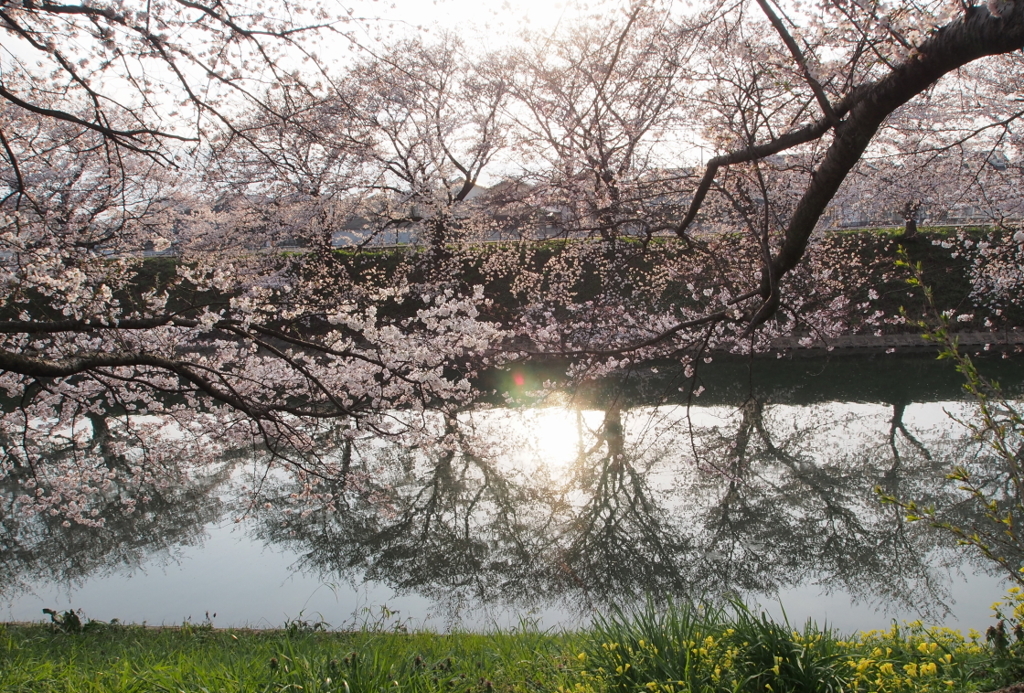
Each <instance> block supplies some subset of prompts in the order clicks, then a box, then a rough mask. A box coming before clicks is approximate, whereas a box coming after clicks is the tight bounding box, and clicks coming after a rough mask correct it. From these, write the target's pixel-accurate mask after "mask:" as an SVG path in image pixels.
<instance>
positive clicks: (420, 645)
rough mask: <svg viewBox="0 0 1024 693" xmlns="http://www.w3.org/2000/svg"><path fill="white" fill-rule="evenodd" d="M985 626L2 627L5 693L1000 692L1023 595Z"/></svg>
mask: <svg viewBox="0 0 1024 693" xmlns="http://www.w3.org/2000/svg"><path fill="white" fill-rule="evenodd" d="M993 611H994V621H993V625H992V627H990V628H989V629H988V632H987V633H986V634H981V633H977V632H974V631H971V632H969V633H967V634H966V635H965V634H962V633H960V632H959V631H954V630H950V629H947V628H929V627H926V626H925V625H923V624H922V623H920V622H910V623H900V624H896V623H894V624H893V625H892V626H891V627H890V628H888V629H881V630H873V631H869V632H861V633H856V634H841V633H838V632H835V631H833V630H831V629H829V628H828V627H824V626H818V625H816V624H814V623H807V624H804V625H801V626H797V625H795V624H789V623H785V622H781V623H780V622H776V621H773V620H771V619H770V618H769V617H768V616H766V615H764V614H761V613H758V612H755V611H752V610H749V609H748V608H746V607H745V606H743V605H742V604H740V603H738V602H737V603H733V604H730V605H726V606H724V607H719V606H710V605H694V606H687V605H671V604H670V605H668V606H667V607H661V608H656V607H654V606H648V607H646V608H641V609H638V610H634V611H631V612H629V613H619V614H614V615H611V616H608V617H603V618H598V619H597V620H596V621H595V622H594V623H593V624H592V626H591V627H590V628H587V629H584V630H578V631H557V630H548V631H544V630H540V629H538V628H537V627H536V626H535V625H534V624H531V623H530V622H523V623H522V624H521V625H520V627H519V628H515V629H511V630H504V631H492V632H488V633H472V632H451V633H432V632H408V631H407V630H406V629H405V628H404V627H403V625H402V623H401V621H400V620H399V621H394V622H389V621H390V620H389V619H381V620H379V621H378V622H376V623H367V624H364V625H363V626H362V627H361V628H359V629H357V630H350V631H332V630H330V629H329V628H328V627H327V625H326V624H324V623H322V622H319V621H310V620H303V619H296V620H293V621H289V622H287V623H286V624H285V627H284V628H282V629H278V630H250V629H215V628H213V626H212V624H211V623H209V622H205V623H201V624H195V623H184V624H182V625H181V626H180V627H170V628H168V627H163V628H150V627H145V626H138V625H124V624H120V623H117V622H116V621H115V622H111V623H104V622H99V621H89V620H83V619H82V618H81V617H80V616H79V615H78V614H77V613H75V612H70V611H69V612H65V613H51V619H52V623H49V624H6V625H0V690H2V691H5V692H6V693H15V692H17V693H22V692H24V693H28V692H31V693H51V692H57V691H60V692H61V693H72V692H74V693H77V692H79V691H83V692H84V691H89V692H90V693H93V692H95V693H99V692H101V691H102V692H110V693H115V692H116V693H127V692H129V691H131V692H137V691H139V692H141V691H168V692H174V693H190V692H192V691H203V692H211V693H212V692H214V691H217V692H221V691H224V692H227V691H232V692H233V691H253V692H256V691H259V692H268V693H269V692H279V691H280V692H284V691H305V692H309V691H317V692H323V693H326V692H328V691H332V692H338V693H357V692H362V691H367V692H368V691H380V692H382V693H383V692H388V693H399V692H402V691H413V692H416V693H421V692H422V693H434V692H436V693H492V691H510V692H511V691H517V692H518V691H522V692H524V693H535V692H540V691H550V692H551V693H605V692H607V693H612V692H613V691H614V692H621V693H629V692H636V693H737V692H740V691H744V692H750V693H762V692H770V693H783V692H793V693H797V692H801V693H804V692H812V691H821V692H824V693H827V692H836V693H838V692H839V691H850V692H860V691H863V692H868V691H871V692H878V693H882V692H885V693H890V692H892V693H896V692H901V691H908V692H909V691H922V692H924V691H934V692H949V693H959V692H961V691H963V692H973V691H989V690H996V689H999V688H1001V687H1005V686H1008V685H1010V684H1012V683H1015V682H1018V681H1020V680H1021V679H1022V678H1024V631H1022V625H1024V624H1022V620H1024V593H1022V592H1021V590H1020V589H1019V588H1011V589H1010V590H1009V592H1008V593H1007V595H1006V596H1005V598H1004V599H1003V600H1001V601H999V602H997V603H996V604H994V605H993Z"/></svg>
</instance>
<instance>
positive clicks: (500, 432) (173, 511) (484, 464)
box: [0, 356, 1024, 632]
mask: <svg viewBox="0 0 1024 693" xmlns="http://www.w3.org/2000/svg"><path fill="white" fill-rule="evenodd" d="M983 368H984V369H985V370H986V371H987V372H989V373H991V374H993V375H994V376H995V377H998V379H999V380H1000V382H1001V383H1003V385H1004V388H1006V390H1007V391H1008V392H1010V393H1013V394H1014V395H1015V396H1019V395H1020V392H1019V390H1020V387H1021V384H1022V383H1024V363H1022V362H1021V359H1019V358H1017V359H991V360H988V361H986V362H984V364H983ZM507 378H508V380H509V382H511V383H514V384H515V385H513V386H510V387H516V386H518V387H520V388H522V389H526V390H530V388H531V387H532V386H533V385H532V383H535V382H538V381H540V380H541V379H543V378H544V374H543V373H540V372H531V371H522V372H516V371H510V372H509V373H508V375H507ZM519 384H521V385H519ZM699 388H703V390H702V392H701V394H700V396H697V397H695V396H694V390H695V389H699ZM525 400H526V403H522V402H520V404H519V405H518V406H495V405H494V404H487V405H483V404H482V405H481V406H480V407H477V408H474V409H471V410H467V411H464V412H462V413H460V414H459V415H458V416H457V417H454V418H453V419H451V420H449V421H447V422H445V424H444V426H443V430H439V437H441V436H443V437H444V443H443V444H439V445H438V446H437V447H430V448H418V449H411V450H410V449H407V448H402V447H399V446H395V445H391V444H389V443H387V442H385V441H381V440H372V439H364V440H361V441H357V443H356V444H354V445H353V446H351V447H349V448H347V449H344V450H339V451H338V452H337V454H338V455H339V456H343V457H344V458H345V459H346V460H347V462H346V466H345V469H346V475H345V477H344V478H341V479H335V480H333V481H331V482H326V483H325V484H321V486H320V488H319V492H320V494H321V495H320V496H319V497H318V498H317V499H316V501H315V502H310V501H308V500H304V499H303V498H302V495H303V489H302V488H300V484H299V482H298V481H297V480H296V479H295V477H294V476H292V475H288V474H271V475H269V476H267V477H265V478H264V477H260V478H259V479H258V482H259V484H260V488H261V498H260V503H259V504H258V505H253V504H252V503H251V495H250V492H249V490H247V489H251V487H252V486H253V483H254V480H253V479H252V478H251V477H252V474H253V471H252V468H251V467H249V466H248V465H247V464H246V462H245V460H244V459H240V460H233V461H227V462H225V464H224V466H223V468H222V469H220V470H218V471H217V473H212V474H210V475H209V476H208V477H206V478H203V479H201V480H197V482H196V483H195V484H194V485H193V486H191V487H188V488H175V489H169V490H166V491H165V492H164V493H163V494H161V495H160V496H159V497H155V498H154V499H153V500H152V501H151V502H150V503H149V504H148V505H144V506H143V507H140V509H139V511H138V512H136V513H134V514H132V515H127V516H126V515H123V513H122V514H120V515H118V514H111V515H110V516H109V517H108V518H107V520H108V521H107V523H106V525H105V526H104V527H103V528H101V529H90V528H85V527H76V526H73V527H71V528H63V527H62V526H61V525H60V524H58V523H56V522H48V521H46V520H45V519H42V520H39V521H37V522H36V523H35V524H31V525H30V524H26V525H24V526H16V525H15V524H14V519H13V518H14V517H15V513H14V512H11V511H5V512H8V517H7V518H6V519H7V520H8V522H7V524H6V526H5V532H7V534H8V538H7V541H5V542H4V544H3V547H4V548H3V552H2V553H0V559H2V560H0V570H2V571H3V572H2V575H0V577H2V578H3V580H2V582H0V584H2V585H4V587H0V620H13V621H27V620H38V619H40V618H41V616H42V613H41V610H42V609H43V608H54V609H60V610H63V609H67V608H75V609H81V610H82V611H83V612H84V614H85V616H87V617H90V618H94V619H100V620H110V619H113V618H117V619H120V620H121V621H127V622H147V623H149V624H179V623H181V622H183V621H185V620H192V621H193V622H202V621H205V620H210V621H211V622H212V623H213V624H214V625H216V626H252V627H279V626H282V625H284V624H285V623H287V622H294V621H297V620H301V621H306V622H309V623H315V622H319V621H324V622H326V623H329V624H330V625H331V626H332V627H335V628H342V627H351V626H356V625H360V624H373V625H386V626H388V627H391V626H394V625H396V624H400V625H405V626H407V627H420V628H422V627H425V628H432V629H435V630H445V629H449V628H453V627H462V628H475V629H486V628H489V627H492V626H495V625H498V626H510V625H516V624H517V623H518V622H519V621H520V619H526V620H528V621H531V622H536V623H538V624H539V625H541V626H543V627H559V626H575V625H580V624H585V623H586V622H587V621H588V620H589V619H590V618H591V617H592V616H593V615H594V614H595V613H604V612H606V611H607V610H608V609H609V608H612V607H628V606H629V605H630V604H634V603H637V602H638V601H643V600H645V599H648V598H654V599H657V600H663V599H667V598H672V599H695V598H704V599H708V600H720V599H728V598H740V599H743V600H744V601H746V602H747V603H751V604H753V603H757V604H760V605H762V606H763V607H764V608H766V609H767V610H768V611H769V612H771V613H773V614H775V615H776V616H781V615H782V611H783V609H784V610H785V614H786V616H787V617H788V618H789V620H790V622H791V623H794V624H798V623H802V622H803V621H804V620H805V619H807V618H814V619H815V620H817V621H818V622H819V623H822V622H826V621H827V623H828V624H830V625H832V626H834V627H835V628H837V629H839V630H841V631H843V632H851V631H854V630H860V629H867V628H872V627H886V626H887V625H888V623H889V622H890V621H891V620H893V619H897V620H901V619H915V618H919V617H920V618H922V619H924V620H926V621H927V622H930V623H934V624H944V625H949V626H952V627H958V628H963V629H966V628H975V629H978V630H984V628H985V627H986V626H987V625H988V624H989V623H990V620H991V619H990V616H991V614H990V611H989V606H990V604H991V603H992V602H993V601H995V600H996V599H998V598H999V596H1000V595H1001V593H1002V591H1003V589H1004V586H1003V584H1002V583H1001V580H1000V577H999V573H998V571H995V570H993V569H992V567H991V566H990V565H987V564H986V562H985V561H984V560H981V559H977V558H975V557H973V556H972V555H971V554H970V553H969V552H967V551H966V550H964V549H963V548H962V547H957V546H956V545H955V542H954V541H952V539H951V538H950V537H949V536H947V534H945V533H944V532H942V531H939V530H936V529H934V528H932V527H930V526H929V525H928V524H927V523H925V522H913V523H911V522H907V521H906V520H905V519H904V517H903V515H904V514H903V513H901V512H899V511H898V510H897V509H896V508H895V507H894V506H892V505H884V504H882V503H880V502H879V501H878V491H879V490H881V491H883V492H885V493H891V494H893V495H896V496H898V497H900V498H905V499H908V500H915V501H916V502H918V503H920V504H922V505H924V504H930V505H934V506H935V507H936V508H937V509H939V511H940V512H942V513H944V515H943V517H944V518H945V519H947V520H950V521H952V522H954V523H956V524H959V525H960V526H969V525H971V523H975V522H978V521H979V515H978V511H977V510H975V509H973V508H972V507H971V505H970V504H969V503H965V502H964V496H963V494H962V492H959V491H958V490H957V489H956V487H955V485H952V484H950V482H948V481H946V480H945V479H944V475H945V474H946V473H947V472H948V470H949V469H950V468H952V466H953V465H954V464H964V463H969V464H972V465H975V466H976V467H977V468H978V469H985V468H986V466H985V465H988V464H990V463H991V460H990V459H989V457H988V456H987V454H986V451H985V450H984V448H980V447H979V446H978V445H977V444H976V443H975V442H974V441H973V440H972V438H971V434H970V431H969V430H968V429H967V428H966V427H965V426H964V425H962V423H959V422H958V420H964V421H967V420H970V417H971V416H972V415H973V411H974V405H973V404H972V403H970V402H968V401H965V400H964V399H963V397H962V386H961V381H960V380H959V376H958V375H957V374H956V373H955V372H953V370H952V368H951V367H950V366H949V365H948V364H947V363H940V362H936V361H935V360H934V359H930V358H910V357H901V358H898V359H897V358H894V357H883V356H879V357H875V358H853V357H846V358H841V359H832V360H810V359H805V360H793V361H788V360H784V361H770V360H765V361H762V360H756V361H739V360H736V361H730V360H718V361H716V362H714V363H711V364H708V365H706V366H703V367H702V368H701V369H699V371H698V373H697V374H695V376H694V377H693V378H687V377H686V374H684V373H682V372H679V371H677V370H676V369H673V368H672V367H671V365H669V364H665V365H663V366H662V367H660V368H654V369H650V368H648V369H644V370H641V371H638V372H635V373H633V374H631V376H630V377H629V378H628V379H627V380H625V381H624V382H617V383H613V384H608V383H606V384H604V385H603V386H602V387H600V388H595V389H591V390H588V391H586V392H582V391H581V392H574V393H567V392H550V393H547V394H545V395H544V396H543V397H533V396H532V395H531V396H529V397H526V398H525ZM995 474H996V473H995V472H993V475H994V476H993V479H994V480H995V481H998V479H996V478H995ZM5 507H6V508H12V507H13V506H12V504H11V501H10V500H7V501H6V503H5ZM239 519H241V521H236V520H239ZM1011 558H1012V560H1019V557H1011Z"/></svg>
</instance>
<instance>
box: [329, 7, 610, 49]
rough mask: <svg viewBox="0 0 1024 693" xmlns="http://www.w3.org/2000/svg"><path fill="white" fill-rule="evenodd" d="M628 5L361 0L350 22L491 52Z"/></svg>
mask: <svg viewBox="0 0 1024 693" xmlns="http://www.w3.org/2000/svg"><path fill="white" fill-rule="evenodd" d="M342 1H343V2H344V1H345V0H342ZM629 5H630V0H391V1H390V2H389V1H388V0H383V1H382V0H362V2H361V4H360V5H359V6H358V8H357V9H356V10H355V12H354V16H358V15H359V14H360V13H361V14H362V16H363V17H380V18H382V19H383V20H384V21H383V22H382V24H381V28H382V29H383V30H387V29H388V28H392V29H393V30H394V31H398V32H401V28H402V27H403V26H406V27H409V28H410V29H414V28H416V27H423V28H427V29H434V30H441V29H444V30H450V31H455V32H456V33H458V34H460V35H462V36H463V37H464V38H465V39H466V42H467V44H469V46H473V45H474V44H476V45H481V44H482V45H487V46H491V47H493V46H495V45H509V44H512V43H515V42H517V41H519V40H521V38H520V37H521V36H522V34H523V32H525V31H529V32H531V33H537V34H542V35H544V34H547V35H550V34H552V33H554V32H556V31H557V30H558V29H559V28H560V27H562V28H564V27H565V26H568V25H571V24H574V23H577V22H578V21H579V20H581V19H582V20H586V19H593V18H595V17H608V16H609V15H610V14H611V13H614V12H616V11H619V12H621V11H622V10H623V9H625V8H627V7H628V6H629ZM392 24H393V27H392Z"/></svg>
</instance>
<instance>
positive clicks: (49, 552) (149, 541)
mask: <svg viewBox="0 0 1024 693" xmlns="http://www.w3.org/2000/svg"><path fill="white" fill-rule="evenodd" d="M87 419H88V421H89V422H90V424H91V432H92V434H91V436H89V437H85V438H82V437H71V438H67V439H59V440H54V441H53V447H52V448H51V449H49V450H47V451H46V455H47V459H48V460H49V461H50V462H51V463H53V464H57V463H59V462H66V461H68V460H74V461H76V462H77V463H78V464H81V465H83V466H84V465H95V466H97V467H98V468H103V469H108V470H110V471H111V472H112V473H113V474H112V475H108V477H107V478H106V479H105V482H104V483H102V484H97V487H96V489H95V493H93V494H92V495H91V496H90V505H91V508H92V510H91V511H90V512H89V514H88V517H89V518H90V519H91V525H85V524H79V523H72V522H67V521H66V520H65V518H64V516H63V515H61V514H58V513H53V514H50V513H45V512H35V513H31V514H29V513H26V512H25V507H24V506H23V504H22V503H20V502H19V500H18V498H19V496H22V495H23V494H24V493H25V492H26V488H32V486H33V484H32V483H29V484H26V483H25V482H26V481H30V482H31V481H34V479H35V478H36V477H35V475H36V472H37V470H35V469H33V468H32V467H31V466H28V465H21V464H18V463H17V461H16V458H15V460H14V462H13V463H12V466H11V467H10V469H9V471H8V473H7V474H6V475H5V476H3V477H0V527H2V531H0V585H2V587H0V595H2V596H3V597H5V598H8V599H10V598H13V597H14V596H15V595H16V594H17V593H19V592H21V591H24V590H28V589H31V588H32V586H33V584H34V583H40V582H42V581H51V582H54V583H58V584H63V585H68V586H74V585H79V584H81V583H83V582H84V581H85V580H87V579H89V578H92V577H95V576H97V575H107V574H111V573H114V572H116V571H119V570H134V569H136V568H138V567H140V566H141V565H142V564H143V563H145V562H147V561H149V560H152V558H153V556H154V555H155V554H159V553H162V552H163V553H166V554H167V555H168V556H170V555H171V554H172V553H173V552H174V551H175V550H177V549H179V548H180V547H183V546H190V545H196V544H200V543H202V540H203V538H204V537H205V533H204V528H205V526H206V525H207V524H209V523H210V522H213V521H215V520H217V519H219V518H221V517H222V516H223V514H224V512H225V511H226V509H227V508H228V507H229V504H228V503H226V502H225V501H224V500H223V499H222V494H224V493H226V492H227V485H228V482H229V479H230V476H231V472H232V470H233V469H234V468H235V467H236V465H237V464H238V462H239V460H240V456H239V455H238V454H235V455H227V456H225V458H224V459H222V460H221V461H220V462H219V463H217V464H215V465H212V466H208V467H204V468H203V473H202V474H193V473H190V470H188V469H186V467H187V465H185V464H181V465H179V462H181V460H175V459H167V460H165V465H166V467H167V468H166V469H164V470H161V471H162V472H164V473H163V474H162V475H161V474H154V475H153V476H152V477H149V478H146V477H144V476H140V475H138V474H135V473H132V472H131V471H130V468H131V467H132V465H133V460H132V459H131V455H130V454H129V453H128V452H127V449H128V448H126V447H125V446H126V445H128V446H130V445H135V444H138V443H139V440H138V435H139V432H138V431H137V430H135V431H133V430H130V429H129V428H126V427H125V426H123V425H112V422H111V421H108V420H107V419H104V418H103V417H100V416H96V415H90V416H88V417H87ZM0 435H5V434H0ZM11 444H12V441H11V440H8V439H6V438H4V439H0V447H2V448H3V449H8V446H10V445H11ZM13 444H17V443H16V442H14V443H13ZM182 447H183V448H184V447H185V446H182ZM122 472H123V473H124V474H123V476H121V475H120V474H121V473H122Z"/></svg>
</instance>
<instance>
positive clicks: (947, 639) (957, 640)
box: [840, 621, 982, 693]
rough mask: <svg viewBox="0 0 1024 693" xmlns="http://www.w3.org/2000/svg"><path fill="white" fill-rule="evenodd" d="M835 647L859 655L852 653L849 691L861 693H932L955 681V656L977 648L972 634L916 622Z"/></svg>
mask: <svg viewBox="0 0 1024 693" xmlns="http://www.w3.org/2000/svg"><path fill="white" fill-rule="evenodd" d="M840 645H842V646H845V647H848V648H850V649H851V650H852V651H857V650H860V651H861V652H862V653H863V654H861V655H860V656H855V657H852V658H851V659H850V660H849V661H848V662H847V665H848V666H849V668H850V670H851V672H850V673H851V675H852V676H851V680H850V684H851V685H850V689H851V690H854V691H863V692H864V693H868V692H870V693H876V692H877V693H911V692H914V693H929V692H931V693H938V692H941V691H948V690H950V689H951V688H953V687H954V686H956V685H957V681H958V677H959V674H958V673H957V667H956V666H954V664H955V662H957V660H958V659H963V658H965V657H967V656H970V655H976V654H978V653H979V652H981V651H982V646H981V645H980V644H979V643H978V639H977V634H976V633H974V634H972V637H971V638H970V639H967V638H964V637H963V635H961V634H960V633H959V632H958V631H954V630H950V629H948V628H927V629H926V628H924V626H923V625H922V624H921V622H920V621H914V622H912V623H908V624H905V625H904V626H902V627H901V626H899V625H894V626H893V627H892V628H890V629H889V630H887V631H882V630H873V631H868V632H864V633H861V634H860V636H859V637H857V638H853V639H852V640H850V641H849V642H843V643H840Z"/></svg>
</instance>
